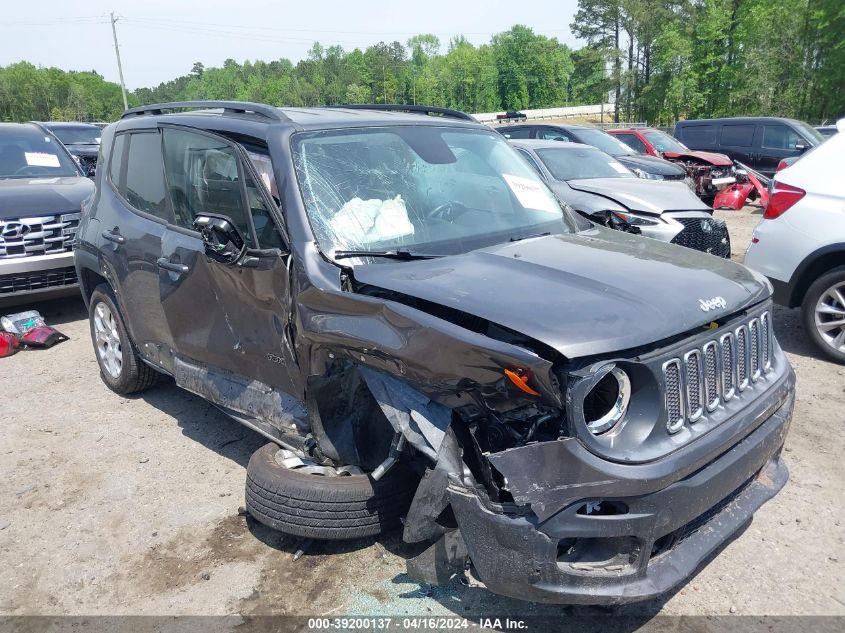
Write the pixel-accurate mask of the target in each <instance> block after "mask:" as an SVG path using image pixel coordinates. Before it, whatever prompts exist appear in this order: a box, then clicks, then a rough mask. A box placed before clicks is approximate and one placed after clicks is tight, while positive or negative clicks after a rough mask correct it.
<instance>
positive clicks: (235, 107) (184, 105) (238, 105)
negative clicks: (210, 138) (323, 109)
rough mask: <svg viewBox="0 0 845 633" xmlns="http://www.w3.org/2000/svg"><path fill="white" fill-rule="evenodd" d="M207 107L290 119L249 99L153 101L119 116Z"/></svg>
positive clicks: (280, 112) (270, 117)
mask: <svg viewBox="0 0 845 633" xmlns="http://www.w3.org/2000/svg"><path fill="white" fill-rule="evenodd" d="M208 108H222V109H223V111H224V112H232V113H237V114H247V113H253V114H257V115H259V116H263V117H265V118H267V119H272V120H274V121H290V119H289V118H288V116H287V115H286V114H285V113H284V112H282V111H281V110H280V109H279V108H276V107H273V106H269V105H266V104H263V103H250V102H249V101H172V102H170V103H153V104H151V105H145V106H140V107H138V108H130V109H129V110H127V111H126V112H124V113H123V114H122V115H121V116H120V118H121V119H126V118H129V117H132V116H145V115H155V114H164V112H163V110H180V109H195V110H199V109H208Z"/></svg>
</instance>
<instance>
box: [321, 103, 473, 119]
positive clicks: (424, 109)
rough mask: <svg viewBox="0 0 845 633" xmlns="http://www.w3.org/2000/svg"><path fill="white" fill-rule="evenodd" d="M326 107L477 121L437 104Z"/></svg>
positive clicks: (464, 113)
mask: <svg viewBox="0 0 845 633" xmlns="http://www.w3.org/2000/svg"><path fill="white" fill-rule="evenodd" d="M325 107H327V108H345V109H347V110H382V111H384V112H413V113H415V114H426V115H428V116H431V115H439V116H444V117H450V118H452V119H461V120H463V121H472V122H473V123H478V121H477V120H476V119H475V118H474V117H473V116H472V115H470V114H467V113H466V112H461V111H460V110H452V109H451V108H440V107H438V106H426V105H411V104H408V103H349V104H336V105H330V106H325Z"/></svg>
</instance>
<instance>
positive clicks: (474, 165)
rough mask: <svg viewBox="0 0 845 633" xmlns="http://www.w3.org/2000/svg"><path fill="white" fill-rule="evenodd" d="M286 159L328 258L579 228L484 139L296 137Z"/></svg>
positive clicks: (424, 130)
mask: <svg viewBox="0 0 845 633" xmlns="http://www.w3.org/2000/svg"><path fill="white" fill-rule="evenodd" d="M293 157H294V163H295V166H296V173H297V178H298V179H299V184H300V188H301V191H302V195H303V200H304V202H305V207H306V211H307V212H308V217H309V220H310V222H311V226H312V229H313V230H314V233H315V235H316V237H317V241H318V243H319V246H320V250H321V251H322V252H323V253H324V254H325V255H327V256H328V257H332V258H334V257H335V255H336V254H338V253H339V252H343V257H344V258H348V257H349V252H350V251H368V252H373V251H397V250H399V251H403V252H404V251H407V252H411V253H431V254H438V255H453V254H458V253H464V252H467V251H470V250H474V249H476V248H481V247H484V246H489V245H491V244H496V243H501V242H507V241H508V240H509V239H518V238H521V237H523V236H525V235H529V234H531V235H537V234H541V233H551V234H554V233H569V232H572V231H573V230H575V227H576V226H578V225H577V223H576V221H574V220H573V219H572V217H571V216H570V215H569V212H567V211H565V210H563V209H562V208H561V205H560V203H559V202H558V201H557V199H556V198H555V197H554V195H553V194H552V193H551V192H550V191H549V189H548V188H547V187H546V185H545V184H544V183H543V182H542V181H541V180H540V179H539V178H538V176H537V175H536V174H535V172H534V170H532V169H531V167H530V166H529V165H528V164H527V163H526V162H525V161H524V160H523V159H522V158H521V157H519V155H518V154H517V153H516V152H515V151H514V150H513V149H512V148H511V147H510V146H509V145H508V144H507V141H505V139H504V138H502V136H500V135H499V134H496V133H495V132H491V131H487V130H478V129H459V128H441V127H434V126H428V125H427V126H408V127H405V126H396V127H383V128H366V129H353V130H340V131H338V130H329V131H324V132H311V133H301V134H298V135H296V136H295V137H294V141H293ZM347 261H348V260H347ZM368 261H369V260H368ZM372 261H375V260H372ZM380 261H386V260H380Z"/></svg>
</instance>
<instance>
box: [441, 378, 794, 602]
mask: <svg viewBox="0 0 845 633" xmlns="http://www.w3.org/2000/svg"><path fill="white" fill-rule="evenodd" d="M793 404H794V373H793V372H792V371H791V370H790V371H789V372H787V374H786V375H785V376H784V377H783V379H782V380H781V381H780V382H779V384H778V385H777V386H775V387H774V388H773V389H772V393H771V397H770V398H769V399H768V404H767V406H766V407H765V408H764V409H763V410H761V409H759V408H752V410H749V411H748V412H746V413H745V415H747V416H751V417H754V418H755V419H754V420H741V421H736V420H735V421H733V423H734V424H736V425H737V427H745V428H753V429H754V430H753V431H751V432H750V433H748V434H747V435H745V436H744V437H743V438H742V439H741V440H740V441H738V442H736V443H735V444H734V445H733V446H731V447H730V448H728V449H727V450H726V451H724V452H722V454H721V455H719V456H718V457H717V458H715V459H713V460H712V461H710V462H709V463H708V464H706V465H704V466H703V467H701V468H699V469H698V470H696V471H695V472H694V473H692V474H690V475H688V476H687V477H685V478H683V479H680V480H679V481H675V482H673V483H671V484H669V485H665V486H663V487H661V488H659V489H656V490H655V489H653V488H654V485H655V484H656V483H657V481H658V478H654V479H652V480H649V477H648V475H647V474H646V476H645V477H643V474H644V471H643V466H630V467H628V468H630V469H631V474H630V480H627V481H626V480H624V478H621V477H620V478H619V481H617V482H614V481H601V482H586V483H585V484H584V485H583V490H582V492H583V497H582V498H581V500H579V501H578V502H576V503H573V504H571V505H569V506H567V507H566V508H564V509H563V510H561V511H560V512H558V513H557V514H555V515H553V516H551V517H550V518H548V519H547V520H545V521H544V522H542V523H539V524H538V521H537V519H536V516H532V515H529V516H526V517H516V516H510V515H505V514H502V513H499V512H496V511H495V510H494V509H492V508H490V507H486V505H485V502H484V501H483V500H482V498H481V497H479V496H478V495H477V494H476V493H475V492H474V491H472V490H471V489H468V488H465V487H463V486H461V485H459V484H457V483H455V482H454V481H453V482H451V483H450V486H449V498H450V502H451V505H452V508H453V509H454V512H455V518H456V519H457V522H458V526H459V527H460V530H461V534H462V536H463V539H464V541H465V543H466V548H467V551H468V553H469V556H470V559H471V560H472V563H473V566H474V568H475V572H476V574H477V575H478V577H479V578H480V579H481V580H482V581H483V582H484V583H485V584H486V586H487V588H488V589H490V590H491V591H493V592H495V593H499V594H502V595H507V596H511V597H514V598H520V599H523V600H532V601H535V602H551V603H568V604H621V603H626V602H634V601H638V600H646V599H650V598H654V597H656V596H659V595H660V594H663V593H665V592H667V591H669V590H671V589H672V588H673V587H676V586H677V585H679V584H680V583H682V582H684V581H685V580H686V579H688V578H689V577H690V576H691V575H692V574H693V573H694V572H695V571H696V569H697V568H698V567H699V566H700V565H701V564H702V563H703V562H705V560H706V559H707V558H708V557H709V556H711V555H712V554H713V553H714V552H715V551H717V550H718V549H719V547H720V546H721V545H722V544H724V543H725V542H726V541H727V540H728V539H729V538H730V537H731V536H732V535H733V534H734V533H735V532H736V531H737V530H739V529H740V528H741V527H742V526H743V525H744V524H745V523H746V522H747V521H749V520H750V518H751V516H752V515H753V513H754V512H755V511H756V510H757V509H758V508H759V507H760V506H761V505H763V503H765V502H766V501H768V500H769V499H771V498H772V497H773V496H774V495H775V494H776V493H777V492H778V491H779V490H780V489H781V488H783V486H784V485H785V484H786V481H787V479H788V476H789V475H788V471H787V467H786V464H785V463H784V462H783V460H782V459H781V457H780V453H781V449H782V447H783V442H784V440H785V437H786V433H787V430H788V428H789V423H790V421H791V417H792V408H793ZM729 423H730V422H729ZM650 467H651V465H646V466H645V468H646V471H645V472H646V473H648V472H649V471H648V470H647V469H648V468H650ZM659 470H660V469H659V467H657V468H655V469H654V472H657V471H659ZM631 480H636V483H637V486H638V487H640V488H641V489H642V490H648V491H649V492H647V493H646V494H642V495H640V496H614V495H613V490H614V488H617V489H618V490H625V489H630V487H631V486H630V484H631ZM571 492H572V491H567V493H568V494H571ZM603 501H604V502H611V503H612V504H614V505H615V507H617V508H624V509H625V510H626V511H625V512H619V513H615V514H614V513H611V514H589V513H584V509H585V508H589V507H592V508H595V507H598V504H599V503H601V502H603ZM587 502H590V505H589V506H588V505H587ZM588 512H589V510H588Z"/></svg>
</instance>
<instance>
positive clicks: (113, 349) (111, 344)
mask: <svg viewBox="0 0 845 633" xmlns="http://www.w3.org/2000/svg"><path fill="white" fill-rule="evenodd" d="M94 336H95V339H96V346H97V355H98V356H99V357H100V366H101V367H102V368H103V369H104V370H105V371H106V372H107V373H108V374H109V375H110V376H111V377H112V378H120V372H121V370H122V369H123V350H122V348H121V345H120V334H119V333H118V331H117V322H116V321H115V318H114V315H113V314H112V311H111V310H110V309H109V307H108V306H107V305H106V304H105V303H102V302H100V303H98V304H97V307H96V308H95V309H94Z"/></svg>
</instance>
